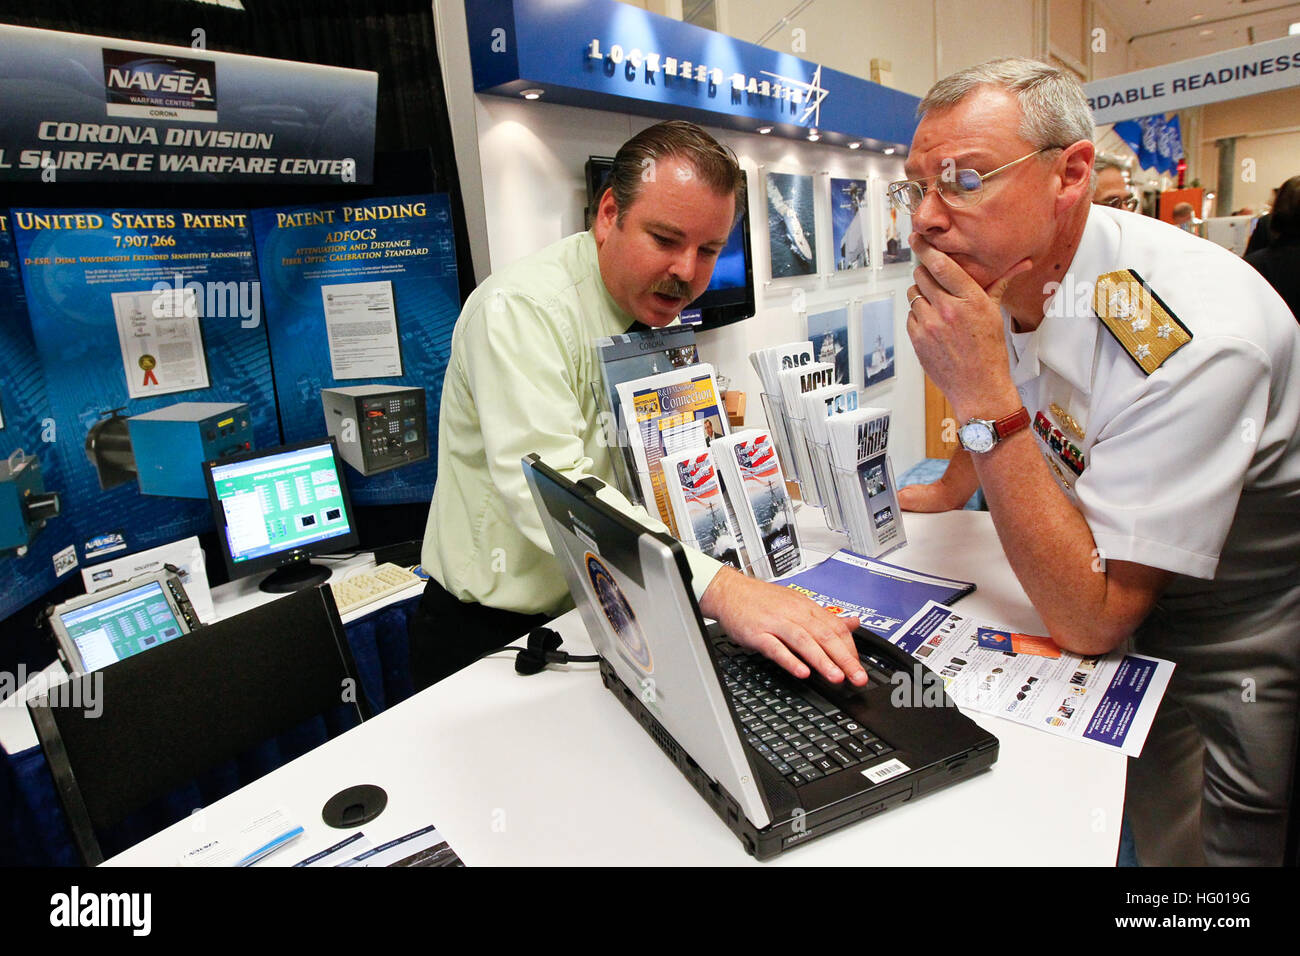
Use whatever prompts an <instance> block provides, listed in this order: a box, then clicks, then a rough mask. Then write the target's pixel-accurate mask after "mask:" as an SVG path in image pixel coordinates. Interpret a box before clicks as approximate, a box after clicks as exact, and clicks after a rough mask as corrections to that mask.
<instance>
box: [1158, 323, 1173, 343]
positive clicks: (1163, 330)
mask: <svg viewBox="0 0 1300 956" xmlns="http://www.w3.org/2000/svg"><path fill="white" fill-rule="evenodd" d="M1173 334H1174V327H1173V326H1172V325H1170V324H1169V323H1168V322H1164V323H1161V325H1160V328H1158V329H1156V338H1159V339H1167V338H1169V336H1171V335H1173Z"/></svg>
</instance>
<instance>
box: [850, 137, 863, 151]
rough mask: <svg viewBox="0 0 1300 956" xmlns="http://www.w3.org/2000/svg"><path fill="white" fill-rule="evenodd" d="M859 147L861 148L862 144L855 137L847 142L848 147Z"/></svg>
mask: <svg viewBox="0 0 1300 956" xmlns="http://www.w3.org/2000/svg"><path fill="white" fill-rule="evenodd" d="M861 148H862V144H861V143H860V142H858V141H857V140H856V139H855V140H854V141H853V142H851V143H849V149H861Z"/></svg>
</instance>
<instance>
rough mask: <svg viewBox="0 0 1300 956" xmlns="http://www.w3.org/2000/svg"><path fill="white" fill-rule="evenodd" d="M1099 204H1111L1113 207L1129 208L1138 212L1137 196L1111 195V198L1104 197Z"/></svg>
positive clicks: (1130, 210)
mask: <svg viewBox="0 0 1300 956" xmlns="http://www.w3.org/2000/svg"><path fill="white" fill-rule="evenodd" d="M1097 205H1099V206H1109V207H1110V208H1111V209H1127V210H1128V211H1129V212H1137V207H1138V198H1137V196H1111V197H1110V198H1109V199H1103V200H1102V201H1101V202H1099V203H1098V204H1097Z"/></svg>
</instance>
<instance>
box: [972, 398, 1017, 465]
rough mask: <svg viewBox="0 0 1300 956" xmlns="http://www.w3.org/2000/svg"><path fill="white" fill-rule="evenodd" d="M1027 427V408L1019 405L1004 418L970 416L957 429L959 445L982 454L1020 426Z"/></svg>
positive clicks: (1012, 433)
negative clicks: (994, 419)
mask: <svg viewBox="0 0 1300 956" xmlns="http://www.w3.org/2000/svg"><path fill="white" fill-rule="evenodd" d="M1028 427H1029V409H1027V408H1025V406H1023V405H1021V406H1020V407H1019V408H1018V409H1016V410H1015V411H1014V412H1012V413H1011V414H1010V415H1008V416H1007V417H1006V418H999V419H998V420H997V421H990V420H989V419H987V418H972V419H971V420H970V421H968V422H967V423H966V424H965V425H963V426H961V428H959V429H957V437H958V438H959V439H960V440H961V447H962V448H965V449H966V450H967V451H973V452H976V453H979V454H983V453H984V452H986V451H989V450H991V449H992V448H993V446H994V445H996V444H997V443H998V442H1000V441H1002V439H1004V438H1006V437H1007V436H1008V435H1014V434H1015V433H1016V432H1018V431H1020V429H1022V428H1028Z"/></svg>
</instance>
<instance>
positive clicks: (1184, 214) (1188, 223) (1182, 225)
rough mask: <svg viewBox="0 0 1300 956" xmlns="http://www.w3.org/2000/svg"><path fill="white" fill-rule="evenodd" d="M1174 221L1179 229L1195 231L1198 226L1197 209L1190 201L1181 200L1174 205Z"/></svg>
mask: <svg viewBox="0 0 1300 956" xmlns="http://www.w3.org/2000/svg"><path fill="white" fill-rule="evenodd" d="M1173 223H1174V225H1175V226H1177V227H1178V228H1179V229H1182V230H1184V231H1186V232H1193V231H1194V230H1195V227H1196V210H1195V209H1194V208H1192V204H1191V203H1189V202H1180V203H1179V204H1178V205H1177V206H1175V207H1174V211H1173Z"/></svg>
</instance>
